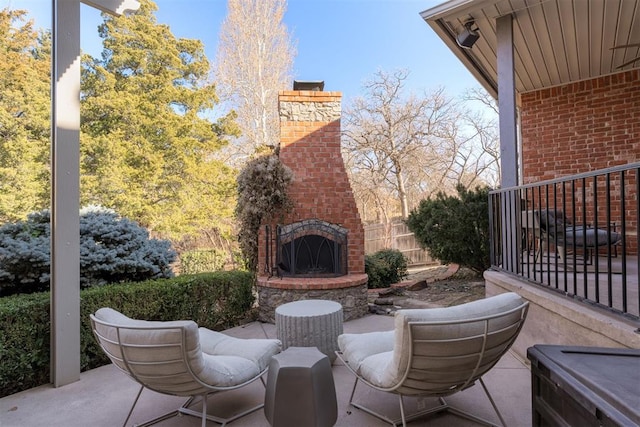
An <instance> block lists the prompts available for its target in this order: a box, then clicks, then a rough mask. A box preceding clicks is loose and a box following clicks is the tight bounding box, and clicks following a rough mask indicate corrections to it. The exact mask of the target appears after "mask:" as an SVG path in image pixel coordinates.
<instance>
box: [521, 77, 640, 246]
mask: <svg viewBox="0 0 640 427" xmlns="http://www.w3.org/2000/svg"><path fill="white" fill-rule="evenodd" d="M520 111H521V125H522V170H523V181H524V183H525V184H528V183H536V182H540V181H544V180H548V179H554V178H560V177H565V176H568V175H575V174H578V173H583V172H590V171H595V170H599V169H605V168H608V167H612V166H616V165H624V164H628V163H634V162H638V161H640V70H632V71H626V72H622V73H618V74H613V75H609V76H605V77H600V78H596V79H592V80H585V81H581V82H577V83H572V84H568V85H564V86H557V87H554V88H550V89H543V90H539V91H535V92H529V93H525V94H522V95H521V110H520ZM637 179H638V177H636V176H635V173H634V172H631V173H629V174H627V175H626V176H625V209H624V210H625V214H626V219H625V224H626V229H627V233H628V234H629V235H630V237H629V239H630V241H629V242H628V252H629V253H637V248H636V244H635V243H636V242H635V234H634V233H635V232H636V230H637V226H638V224H637V223H636V221H635V218H636V211H637V209H636V207H635V183H636V182H637ZM583 186H584V187H585V188H584V191H583V188H582V187H583ZM594 189H597V190H594ZM605 189H606V181H605V179H604V177H599V178H598V180H597V182H594V181H593V179H589V180H587V181H585V182H584V183H581V182H580V181H577V182H576V187H575V188H574V189H573V190H572V189H571V188H570V187H568V186H565V187H563V186H561V185H559V184H557V185H555V186H554V185H551V186H546V187H544V188H543V189H542V190H543V191H544V192H545V194H542V195H538V196H528V197H527V199H529V198H534V199H536V201H535V202H533V205H535V204H536V203H538V205H542V206H544V205H545V204H546V202H545V201H544V200H546V197H547V194H548V197H550V201H549V206H550V207H553V208H560V209H562V207H563V206H566V211H567V212H569V213H571V214H572V216H573V217H574V218H572V219H573V220H574V221H575V222H578V223H579V222H581V221H583V219H584V218H586V221H585V222H586V223H588V224H596V223H597V226H599V227H604V226H605V222H606V221H605V219H606V218H607V211H608V212H609V218H610V220H611V222H613V223H614V224H616V226H617V227H618V230H619V229H620V224H621V221H622V216H621V210H622V209H621V194H620V193H621V182H620V176H619V175H618V174H613V175H612V176H611V177H610V197H609V198H608V200H607V193H606V191H605ZM538 200H540V201H538ZM528 202H529V205H530V206H531V205H532V201H531V200H528ZM573 204H575V211H573V212H571V210H572V209H571V207H572V206H573ZM596 206H597V209H596ZM563 210H565V209H563ZM596 210H597V221H596V214H595V211H596Z"/></svg>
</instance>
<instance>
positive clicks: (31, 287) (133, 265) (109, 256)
mask: <svg viewBox="0 0 640 427" xmlns="http://www.w3.org/2000/svg"><path fill="white" fill-rule="evenodd" d="M50 218H51V217H50V213H49V211H48V210H44V211H41V212H35V213H32V214H30V215H29V216H28V217H27V219H26V220H25V221H18V222H15V223H8V224H4V225H2V226H1V227H0V296H6V295H11V294H14V293H31V292H40V291H44V290H47V289H49V281H50V277H49V276H50V235H51V226H50ZM175 258H176V253H175V251H174V250H173V249H172V248H171V243H170V242H169V241H168V240H161V239H152V238H150V237H149V232H148V231H147V230H146V229H145V228H143V227H141V226H140V225H138V224H137V223H136V222H134V221H131V220H129V219H127V218H122V217H120V216H118V214H116V213H115V211H113V210H111V209H105V208H100V207H88V208H84V209H82V210H81V211H80V286H81V288H87V287H90V286H95V285H103V284H107V283H119V282H125V281H127V282H139V281H143V280H149V279H158V278H168V277H173V271H172V270H171V266H170V264H171V263H172V262H173V261H174V260H175Z"/></svg>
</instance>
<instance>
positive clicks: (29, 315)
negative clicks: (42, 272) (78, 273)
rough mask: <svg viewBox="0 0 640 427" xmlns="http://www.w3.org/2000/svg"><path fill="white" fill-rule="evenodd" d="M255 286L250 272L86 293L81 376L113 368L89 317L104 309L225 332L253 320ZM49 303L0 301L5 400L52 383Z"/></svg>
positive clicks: (29, 298)
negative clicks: (88, 372)
mask: <svg viewBox="0 0 640 427" xmlns="http://www.w3.org/2000/svg"><path fill="white" fill-rule="evenodd" d="M253 282H254V277H253V275H252V274H250V273H248V272H243V271H223V272H216V273H207V274H198V275H192V276H179V277H175V278H171V279H159V280H151V281H145V282H140V283H125V284H119V285H105V286H99V287H94V288H90V289H85V290H82V291H80V319H81V325H80V331H79V333H80V364H81V370H82V371H86V370H88V369H93V368H96V367H98V366H102V365H105V364H108V363H109V359H108V358H107V357H106V356H105V355H104V353H103V352H102V350H101V349H100V347H99V346H98V344H97V343H96V340H95V338H94V336H93V333H92V332H91V324H90V321H89V314H91V313H95V312H96V311H97V310H98V309H99V308H102V307H111V308H113V309H115V310H118V311H120V312H122V313H123V314H125V315H127V316H129V317H131V318H135V319H145V320H160V321H165V320H180V319H189V320H193V321H195V322H196V323H198V325H199V326H202V327H206V328H209V329H212V330H218V331H220V330H224V329H228V328H230V327H233V326H237V325H239V324H241V323H242V322H244V321H246V320H247V319H248V318H250V316H251V315H252V307H253V302H254V295H253V292H252V287H253ZM49 300H50V295H49V292H38V293H33V294H28V295H12V296H9V297H4V298H0V360H2V363H0V397H3V396H7V395H9V394H13V393H17V392H19V391H22V390H26V389H29V388H32V387H37V386H39V385H42V384H46V383H48V382H49V360H50V357H51V355H50V350H49V348H50V343H49V340H50V336H51V334H50V332H51V331H50V314H49V313H50V302H49Z"/></svg>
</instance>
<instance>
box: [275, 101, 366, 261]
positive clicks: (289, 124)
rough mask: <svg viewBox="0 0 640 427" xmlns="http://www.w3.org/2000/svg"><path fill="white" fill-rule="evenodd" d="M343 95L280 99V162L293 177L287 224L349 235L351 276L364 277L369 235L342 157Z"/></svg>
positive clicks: (348, 251)
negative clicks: (328, 227) (322, 225)
mask: <svg viewBox="0 0 640 427" xmlns="http://www.w3.org/2000/svg"><path fill="white" fill-rule="evenodd" d="M341 99H342V94H341V93H340V92H320V91H306V90H300V91H296V90H293V91H282V92H280V93H279V97H278V104H279V110H280V141H281V146H280V160H281V161H282V163H284V164H285V165H287V166H288V167H289V168H291V170H292V171H293V183H292V185H291V187H290V193H289V194H290V195H291V198H292V199H293V201H294V209H293V212H292V213H291V215H290V217H289V218H286V222H288V223H295V222H298V221H303V220H306V219H312V218H314V219H319V220H322V221H326V222H328V223H332V224H338V225H341V226H342V227H345V228H346V229H347V233H348V237H347V238H348V245H347V246H348V247H347V253H348V272H349V273H351V274H360V273H364V229H363V226H362V221H361V220H360V214H359V212H358V207H357V205H356V201H355V198H354V196H353V192H352V190H351V185H350V184H349V179H348V177H347V171H346V169H345V165H344V160H343V159H342V154H341V152H340V133H341V132H340V116H341Z"/></svg>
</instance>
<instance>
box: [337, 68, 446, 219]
mask: <svg viewBox="0 0 640 427" xmlns="http://www.w3.org/2000/svg"><path fill="white" fill-rule="evenodd" d="M408 75H409V73H408V71H406V70H399V71H395V72H394V73H392V74H389V73H386V72H384V71H378V72H377V73H376V74H375V78H374V79H373V80H372V81H371V82H369V83H367V84H366V85H365V90H366V91H367V94H366V98H363V97H359V98H356V99H355V100H354V102H353V105H352V106H351V107H350V108H347V109H346V111H345V115H344V119H345V126H344V128H345V131H344V143H345V151H346V152H347V153H350V156H351V157H352V161H351V164H352V165H353V167H354V168H355V169H354V170H353V174H354V175H357V174H363V175H366V174H364V172H363V171H365V170H366V171H367V173H368V174H369V175H370V176H376V177H377V179H376V180H375V182H376V185H377V187H378V188H379V189H382V188H383V187H386V188H387V189H389V188H391V189H392V190H393V192H394V193H395V194H396V197H397V200H398V201H399V203H400V213H401V216H402V217H403V218H407V217H408V215H409V202H408V188H407V186H408V179H409V178H410V177H411V175H415V173H416V168H415V162H416V161H419V163H421V167H427V168H428V167H429V164H430V163H435V162H439V159H440V158H441V156H442V153H440V154H439V153H438V151H439V149H440V146H438V145H437V144H432V143H430V141H429V140H430V139H433V140H435V139H439V137H440V136H441V135H444V130H445V129H446V127H447V126H450V124H449V123H447V122H448V120H449V117H450V107H451V102H450V100H448V99H447V98H446V97H445V96H444V95H443V91H442V90H439V91H436V92H434V93H433V94H431V96H428V97H416V96H414V95H410V96H409V97H407V98H403V97H402V96H403V94H402V89H403V87H404V82H405V80H406V79H407V77H408Z"/></svg>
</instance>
